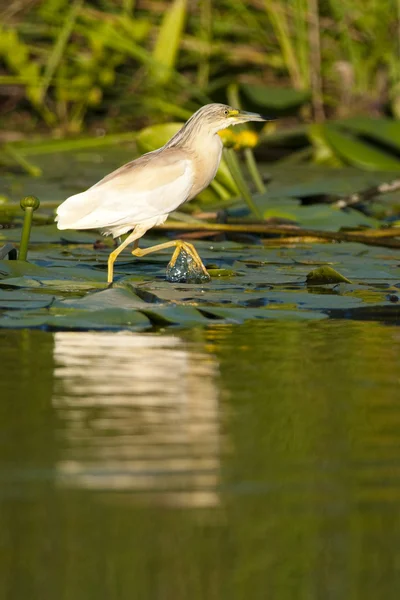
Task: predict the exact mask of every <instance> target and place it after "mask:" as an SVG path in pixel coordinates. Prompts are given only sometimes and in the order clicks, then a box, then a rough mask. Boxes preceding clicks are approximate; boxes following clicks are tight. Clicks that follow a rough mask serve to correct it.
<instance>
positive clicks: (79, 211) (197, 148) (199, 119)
mask: <svg viewBox="0 0 400 600" xmlns="http://www.w3.org/2000/svg"><path fill="white" fill-rule="evenodd" d="M266 120H267V119H265V118H264V117H262V116H261V115H259V114H257V113H251V112H245V111H241V110H236V109H234V108H232V107H231V106H226V105H225V104H207V105H206V106H203V107H202V108H200V109H199V110H198V111H197V112H195V113H194V115H192V116H191V117H190V119H189V120H188V121H187V122H186V123H185V125H184V126H183V127H182V129H180V131H178V133H177V134H176V135H174V136H173V138H171V139H170V140H169V142H167V143H166V144H165V146H163V147H162V148H159V149H158V150H154V151H153V152H149V153H147V154H144V155H143V156H141V157H140V158H137V159H136V160H133V161H131V162H129V163H127V164H126V165H123V166H122V167H120V168H119V169H117V170H116V171H113V172H112V173H110V174H109V175H107V176H106V177H104V179H102V180H101V181H99V182H98V183H96V184H95V185H93V186H92V187H91V188H89V189H88V190H86V191H85V192H82V193H80V194H76V195H74V196H71V197H70V198H67V200H65V202H63V203H62V204H61V205H60V206H59V207H58V209H57V216H56V221H57V222H58V223H57V224H58V229H99V230H100V231H101V232H102V233H103V234H104V235H112V236H113V237H114V238H116V237H119V236H121V235H123V234H124V233H127V232H128V231H130V232H131V233H130V234H129V235H128V236H127V237H126V239H125V240H124V241H123V242H122V244H120V245H119V246H118V247H117V248H116V249H115V250H114V251H113V252H111V254H110V256H109V258H108V283H112V282H113V277H114V263H115V260H116V258H117V257H118V255H119V254H120V253H121V252H122V250H124V248H126V247H127V246H128V245H129V244H131V243H134V249H133V251H132V254H133V255H134V256H138V257H139V256H146V255H147V254H150V253H151V252H156V251H158V250H164V249H165V248H170V247H173V246H175V251H174V253H173V256H172V259H171V262H170V265H171V266H173V265H174V264H175V261H176V259H177V257H178V256H179V253H180V251H181V249H184V250H185V252H186V253H187V254H188V255H189V256H190V257H191V259H192V260H193V261H194V263H195V265H196V266H197V267H198V268H199V269H200V270H201V271H203V272H204V273H205V275H207V276H208V274H207V271H206V269H205V267H204V265H203V263H202V261H201V258H200V256H199V255H198V253H197V251H196V250H195V248H194V246H193V244H189V243H188V242H183V241H181V240H172V241H169V242H165V243H163V244H157V245H156V246H151V247H150V248H145V249H140V248H139V239H140V238H141V237H142V236H143V235H144V234H145V233H146V231H148V230H149V229H151V228H152V227H154V226H155V225H161V224H162V223H164V222H165V221H166V219H167V218H168V215H169V214H170V213H171V212H172V211H174V210H176V209H177V208H178V207H179V206H181V204H184V203H185V202H187V201H188V200H191V199H192V198H194V197H195V196H196V195H197V194H199V193H200V192H201V191H202V190H203V189H204V188H206V187H207V186H208V185H209V183H210V182H211V181H212V180H213V179H214V176H215V174H216V172H217V169H218V166H219V163H220V160H221V153H222V141H221V138H220V137H219V136H218V131H220V130H221V129H225V128H226V127H229V126H230V125H238V124H240V123H245V122H247V121H266Z"/></svg>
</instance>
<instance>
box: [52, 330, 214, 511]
mask: <svg viewBox="0 0 400 600" xmlns="http://www.w3.org/2000/svg"><path fill="white" fill-rule="evenodd" d="M54 358H55V364H56V368H55V389H54V394H53V403H54V407H55V408H56V411H57V416H58V418H59V423H60V426H59V435H60V440H59V442H60V446H61V455H60V460H59V462H58V464H57V474H58V481H59V483H60V484H62V485H65V486H71V487H80V488H87V489H92V490H104V491H125V492H127V491H131V492H135V493H136V494H139V496H142V495H143V494H145V496H146V498H147V499H153V500H156V501H157V502H162V503H166V504H168V503H170V504H171V505H180V506H215V505H217V504H218V493H217V486H218V480H219V453H220V439H219V438H220V435H219V404H218V393H217V387H216V385H215V378H216V374H217V365H216V363H215V359H214V358H213V357H211V356H209V355H207V354H203V353H199V352H197V351H194V350H193V349H192V348H191V347H190V346H189V345H188V344H186V343H185V342H183V341H182V340H181V339H180V338H178V337H174V336H157V335H151V334H146V335H143V334H135V333H117V334H116V333H97V332H96V333H91V332H87V333H82V332H79V333H75V332H57V333H56V334H55V347H54Z"/></svg>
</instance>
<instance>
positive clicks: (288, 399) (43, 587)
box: [0, 319, 400, 600]
mask: <svg viewBox="0 0 400 600" xmlns="http://www.w3.org/2000/svg"><path fill="white" fill-rule="evenodd" d="M0 343H1V348H2V361H1V366H0V396H1V403H0V422H1V438H0V439H1V450H0V452H1V454H0V461H1V463H0V465H1V469H0V477H1V488H0V557H1V559H0V597H1V598H7V599H8V598H13V599H14V598H15V599H17V600H22V599H24V600H25V599H26V598H31V599H35V598H38V599H43V598H60V599H74V600H80V599H82V600H83V599H85V600H88V599H89V598H93V599H96V600H97V599H99V598H104V599H106V598H107V599H109V598H118V599H119V598H121V599H124V598H127V599H128V598H129V599H136V598H138V599H140V600H147V599H153V598H154V599H177V598H179V599H186V598H187V599H190V600H197V599H207V600H209V599H220V598H227V599H238V600H241V599H245V598H246V599H248V598H251V599H256V600H258V599H260V600H261V599H265V598H277V599H279V600H284V599H289V598H290V599H297V598H298V599H301V600H303V599H309V598H310V599H311V598H321V599H324V600H325V599H336V598H337V599H338V600H339V599H340V600H342V599H343V598H351V599H359V598H360V599H361V598H362V599H363V600H365V599H366V600H369V599H371V600H372V599H373V600H376V598H385V599H391V598H393V599H394V598H398V597H399V594H400V570H399V565H400V512H399V503H400V466H399V465H400V404H399V401H400V394H399V384H400V368H399V367H400V365H399V356H400V330H399V328H398V327H395V326H390V325H385V324H380V323H375V322H368V321H365V322H364V321H355V322H349V321H343V320H340V319H338V320H326V321H315V322H303V321H290V322H282V321H263V322H260V321H257V322H250V323H247V324H244V325H242V326H240V327H238V326H234V325H219V326H216V327H212V328H208V329H194V330H192V331H190V332H186V333H179V332H176V331H173V330H171V329H170V330H168V331H167V332H160V333H158V334H156V333H153V334H151V333H132V332H120V333H107V332H63V331H59V332H56V333H49V332H42V331H37V330H18V331H0Z"/></svg>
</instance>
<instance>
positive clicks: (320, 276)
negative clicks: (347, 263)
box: [307, 266, 351, 285]
mask: <svg viewBox="0 0 400 600" xmlns="http://www.w3.org/2000/svg"><path fill="white" fill-rule="evenodd" d="M342 282H344V283H351V281H350V280H349V279H347V277H344V276H343V275H341V273H339V272H338V271H335V269H332V267H328V266H326V267H319V268H318V269H314V270H313V271H310V272H309V274H308V275H307V283H308V284H313V285H324V284H326V283H342Z"/></svg>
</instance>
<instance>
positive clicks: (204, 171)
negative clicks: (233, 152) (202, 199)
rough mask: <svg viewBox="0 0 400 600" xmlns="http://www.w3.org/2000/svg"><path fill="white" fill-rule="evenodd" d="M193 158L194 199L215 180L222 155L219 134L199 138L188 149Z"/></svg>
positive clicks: (192, 194) (192, 196) (191, 195)
mask: <svg viewBox="0 0 400 600" xmlns="http://www.w3.org/2000/svg"><path fill="white" fill-rule="evenodd" d="M187 150H188V151H189V153H190V155H191V156H192V158H193V169H194V183H193V188H192V191H191V194H190V197H191V198H194V196H196V195H197V194H199V193H200V192H201V191H202V190H203V189H204V188H206V187H207V186H208V185H209V184H210V183H211V181H212V180H213V179H214V177H215V174H216V172H217V169H218V167H219V163H220V160H221V154H222V141H221V138H220V137H219V135H218V134H207V135H204V136H201V135H200V136H198V137H197V138H196V139H195V140H192V143H191V145H190V148H189V147H187Z"/></svg>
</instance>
